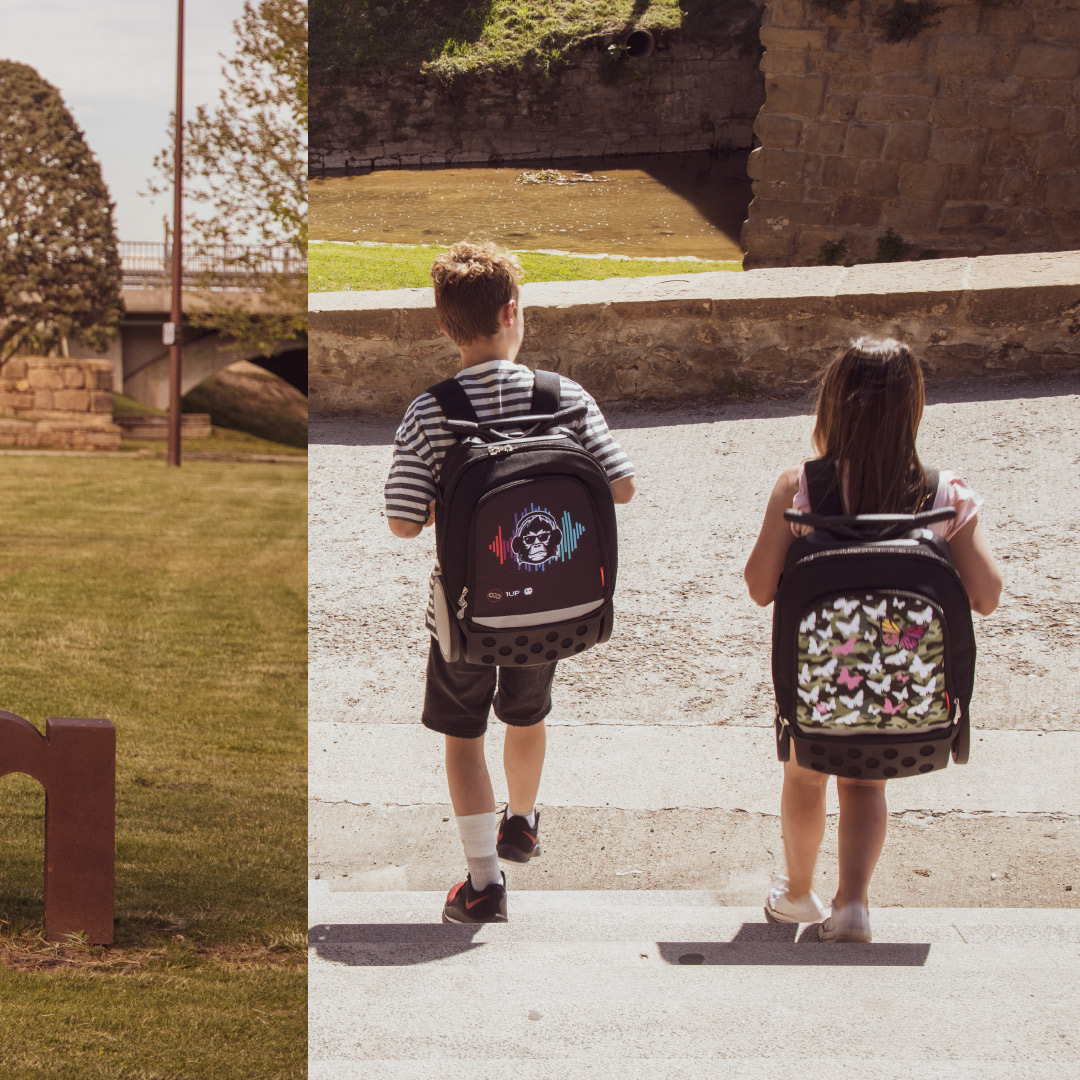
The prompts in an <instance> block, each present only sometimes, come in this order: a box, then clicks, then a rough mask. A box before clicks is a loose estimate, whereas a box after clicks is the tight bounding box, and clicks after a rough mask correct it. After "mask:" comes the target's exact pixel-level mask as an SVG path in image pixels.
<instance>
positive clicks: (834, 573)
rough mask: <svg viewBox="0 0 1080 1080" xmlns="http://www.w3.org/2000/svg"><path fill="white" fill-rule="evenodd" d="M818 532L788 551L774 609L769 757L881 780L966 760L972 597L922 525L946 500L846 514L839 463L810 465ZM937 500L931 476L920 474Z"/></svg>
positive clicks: (944, 514)
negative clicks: (917, 507) (902, 510)
mask: <svg viewBox="0 0 1080 1080" xmlns="http://www.w3.org/2000/svg"><path fill="white" fill-rule="evenodd" d="M806 477H807V488H808V490H809V494H810V506H811V512H810V513H808V514H803V513H799V512H798V511H795V510H788V511H786V512H785V513H784V517H785V518H786V519H787V520H788V521H796V522H800V523H802V524H804V525H809V526H811V528H812V529H813V530H814V531H813V532H810V533H809V534H807V535H806V536H803V537H801V538H797V539H796V540H795V541H794V542H793V543H792V545H791V547H790V548H789V549H788V554H787V558H786V561H785V565H784V573H783V575H782V577H781V579H780V584H779V587H778V588H777V592H776V600H775V604H774V608H773V650H772V669H773V687H774V689H775V692H776V752H777V757H778V758H779V759H780V760H781V761H787V760H788V758H789V756H790V752H791V747H792V745H794V748H795V759H796V761H798V763H799V764H800V765H802V766H804V767H806V768H810V769H815V770H817V771H818V772H823V773H832V774H835V775H837V776H850V777H857V778H860V779H864V780H881V779H888V778H891V777H897V776H913V775H917V774H919V773H928V772H931V771H933V770H935V769H943V768H945V767H946V766H947V765H948V763H949V755H950V751H951V754H952V759H953V760H954V761H956V762H957V763H963V762H966V761H967V758H968V749H969V745H970V724H971V716H970V712H969V703H970V700H971V692H972V687H973V683H974V677H975V635H974V631H973V629H972V625H971V605H970V602H969V600H968V595H967V592H966V590H965V589H964V586H963V583H962V582H961V581H960V576H959V575H958V574H957V572H956V569H955V567H954V566H953V561H952V554H951V552H950V551H949V546H948V544H947V543H946V542H945V541H944V540H943V539H942V538H941V537H939V536H937V535H935V534H934V533H931V532H930V531H929V530H927V529H926V528H924V526H926V525H929V524H932V523H933V522H935V521H944V520H946V519H947V518H950V517H954V516H955V514H956V511H955V510H954V509H952V508H951V507H948V508H944V509H942V510H926V509H922V510H921V511H920V512H918V513H915V514H864V515H859V516H857V517H849V516H845V515H844V512H843V506H842V503H841V499H840V491H839V485H838V483H837V477H836V467H835V465H834V463H833V462H831V461H821V460H819V461H810V462H807V463H806ZM927 482H928V485H929V488H930V493H929V495H928V496H927V498H926V499H925V500H924V502H923V504H922V505H923V507H926V506H929V505H932V503H933V492H934V491H935V490H936V488H937V473H934V472H928V473H927Z"/></svg>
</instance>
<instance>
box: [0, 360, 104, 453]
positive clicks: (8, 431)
mask: <svg viewBox="0 0 1080 1080" xmlns="http://www.w3.org/2000/svg"><path fill="white" fill-rule="evenodd" d="M112 386H113V365H112V363H111V362H110V361H108V360H80V359H74V358H72V359H52V358H45V357H35V356H31V357H14V358H12V359H10V360H7V361H6V362H5V363H4V364H2V365H0V446H20V447H49V448H52V449H67V450H115V449H116V448H117V446H119V445H120V429H119V428H118V427H117V426H116V425H115V424H114V423H113V395H112Z"/></svg>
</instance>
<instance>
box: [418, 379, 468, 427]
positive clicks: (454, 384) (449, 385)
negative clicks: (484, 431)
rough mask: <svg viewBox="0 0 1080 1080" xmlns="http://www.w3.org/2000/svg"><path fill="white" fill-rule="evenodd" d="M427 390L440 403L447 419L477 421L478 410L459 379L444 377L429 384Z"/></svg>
mask: <svg viewBox="0 0 1080 1080" xmlns="http://www.w3.org/2000/svg"><path fill="white" fill-rule="evenodd" d="M427 392H428V393H429V394H430V395H431V396H432V397H433V398H434V399H435V400H436V401H437V402H438V403H439V406H440V408H441V409H442V411H443V415H444V416H445V417H446V419H447V420H471V421H472V422H473V423H476V410H475V409H474V408H473V406H472V402H471V401H470V400H469V395H468V394H467V393H465V387H464V386H462V385H461V383H459V382H458V381H457V379H444V380H443V381H442V382H441V383H436V384H435V385H434V386H429V387H428V389H427Z"/></svg>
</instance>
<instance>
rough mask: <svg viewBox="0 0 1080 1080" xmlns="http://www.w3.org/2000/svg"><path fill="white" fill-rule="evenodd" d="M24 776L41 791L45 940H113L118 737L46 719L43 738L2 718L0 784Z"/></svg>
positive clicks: (100, 725)
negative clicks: (81, 937) (10, 776)
mask: <svg viewBox="0 0 1080 1080" xmlns="http://www.w3.org/2000/svg"><path fill="white" fill-rule="evenodd" d="M10 772H21V773H26V774H27V775H28V776H32V777H33V778H34V779H35V780H37V781H38V782H39V783H40V784H41V785H42V787H44V788H45V937H46V938H47V939H48V940H49V941H60V940H62V939H63V938H64V937H65V936H66V935H68V934H75V933H83V934H85V935H86V936H87V938H89V940H90V941H91V942H92V943H93V944H95V945H111V944H112V940H113V872H114V867H115V833H116V729H115V728H114V727H113V726H112V724H110V723H109V721H108V720H66V719H59V718H57V717H54V716H51V717H49V719H48V720H46V721H45V735H44V737H43V736H42V735H41V733H40V732H39V731H38V730H37V728H35V727H34V725H33V724H31V723H29V722H27V721H26V720H24V719H23V718H22V717H21V716H15V715H14V714H12V713H9V712H2V711H0V776H3V775H5V774H6V773H10Z"/></svg>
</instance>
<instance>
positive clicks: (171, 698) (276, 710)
mask: <svg viewBox="0 0 1080 1080" xmlns="http://www.w3.org/2000/svg"><path fill="white" fill-rule="evenodd" d="M4 470H5V483H4V489H3V495H2V496H0V507H2V508H3V521H4V555H5V559H4V573H3V599H4V611H5V618H4V620H3V623H2V624H0V688H2V694H0V708H3V709H5V710H8V711H10V712H14V713H16V714H18V715H20V716H24V717H26V718H27V719H28V720H30V721H31V722H33V723H35V724H37V725H38V727H40V728H43V727H44V721H45V718H46V717H47V716H93V717H107V718H108V719H109V720H111V721H112V722H113V724H114V725H115V726H116V729H117V753H118V766H117V842H116V856H117V862H116V944H115V945H114V946H112V947H110V948H107V949H102V948H91V947H87V946H80V945H78V944H74V943H72V944H69V945H65V946H62V947H57V946H49V945H45V944H44V943H43V942H42V941H41V940H40V927H41V922H42V914H43V907H42V859H43V829H42V813H43V809H44V796H43V793H42V791H41V788H40V787H39V786H38V785H36V784H35V783H34V782H33V781H31V780H29V779H28V778H26V777H24V776H21V775H12V776H7V777H4V778H3V779H2V780H0V917H2V923H0V999H3V1000H4V1001H5V1002H7V1003H8V1004H6V1005H5V1012H4V1021H5V1032H4V1045H5V1052H4V1063H5V1070H7V1071H6V1072H5V1075H11V1076H13V1077H14V1076H23V1075H26V1076H30V1075H33V1076H38V1075H47V1076H50V1077H52V1076H63V1077H67V1076H72V1077H76V1076H78V1077H93V1078H96V1077H99V1076H100V1077H106V1076H108V1077H113V1076H128V1075H130V1076H139V1077H147V1078H150V1077H162V1078H164V1077H173V1076H220V1077H233V1076H236V1077H241V1076H251V1077H278V1076H281V1077H286V1076H293V1075H300V1074H302V1073H301V1070H302V1067H303V1062H304V1060H305V1056H304V1040H305V1031H306V1027H305V1022H304V967H303V949H302V945H303V936H304V927H305V914H304V912H305V899H304V893H305V874H304V867H303V847H304V795H305V792H306V755H305V749H304V746H305V743H304V736H303V727H304V718H305V709H306V625H305V623H306V617H305V612H306V605H305V590H306V475H305V474H306V470H305V469H302V468H298V467H297V466H295V465H254V464H244V463H211V462H197V461H195V462H189V463H187V464H185V466H184V467H183V468H182V469H180V470H168V469H166V468H165V467H164V466H163V465H162V464H161V463H160V462H157V461H141V460H133V459H131V458H129V457H124V456H115V457H113V456H104V455H102V456H100V457H93V458H71V457H63V458H59V457H46V456H41V457H9V458H7V459H5V461H4ZM16 1002H17V1003H18V1004H17V1005H16V1004H13V1003H16ZM35 1002H37V1007H36V1008H35V1007H34V1003H35ZM50 1002H51V1003H53V1005H54V1006H55V1007H51V1008H49V1007H46V1006H47V1004H48V1003H50ZM43 1048H52V1052H50V1053H49V1054H48V1055H47V1057H48V1060H49V1062H50V1071H48V1072H42V1071H40V1070H37V1067H36V1065H35V1061H37V1060H39V1059H41V1055H42V1054H43V1053H45V1049H43ZM42 1060H44V1059H42ZM196 1062H198V1066H197V1067H196V1065H195V1063H196ZM245 1063H246V1064H245ZM286 1063H287V1064H286ZM121 1064H123V1065H124V1066H125V1068H124V1069H123V1070H121V1069H120V1067H119V1066H120V1065H121Z"/></svg>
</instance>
